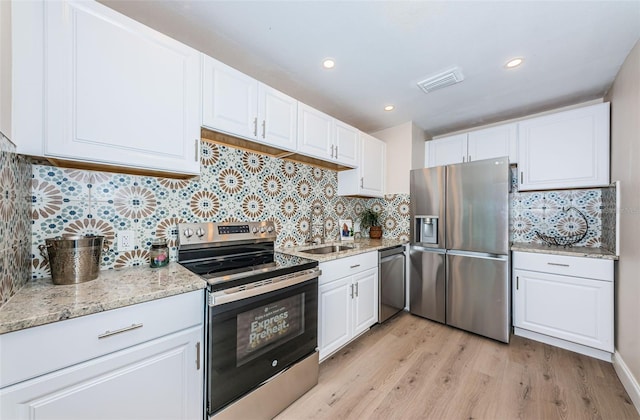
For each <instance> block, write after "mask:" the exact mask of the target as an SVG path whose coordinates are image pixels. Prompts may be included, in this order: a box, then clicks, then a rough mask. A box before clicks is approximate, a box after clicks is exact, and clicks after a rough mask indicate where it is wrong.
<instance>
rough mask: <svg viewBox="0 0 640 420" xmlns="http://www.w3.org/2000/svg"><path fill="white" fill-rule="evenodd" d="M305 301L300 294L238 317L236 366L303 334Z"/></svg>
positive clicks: (302, 294) (303, 296) (303, 295)
mask: <svg viewBox="0 0 640 420" xmlns="http://www.w3.org/2000/svg"><path fill="white" fill-rule="evenodd" d="M304 301H305V294H304V293H300V294H297V295H295V296H291V297H288V298H286V299H281V300H279V301H277V302H272V303H269V304H266V305H263V306H260V307H258V308H255V309H251V310H249V311H246V312H243V313H241V314H238V316H237V318H236V319H237V329H236V331H237V345H236V363H237V364H236V366H237V367H240V366H242V365H244V364H245V363H247V362H249V361H251V360H253V359H255V358H256V357H258V356H260V355H262V354H264V353H266V352H268V351H269V350H271V349H272V348H274V347H277V346H280V345H282V344H284V343H286V342H287V341H289V340H291V339H293V338H295V337H298V336H299V335H301V334H303V333H304Z"/></svg>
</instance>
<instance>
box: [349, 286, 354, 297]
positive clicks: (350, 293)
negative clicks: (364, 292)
mask: <svg viewBox="0 0 640 420" xmlns="http://www.w3.org/2000/svg"><path fill="white" fill-rule="evenodd" d="M349 289H350V290H351V291H350V292H349V295H350V296H351V299H353V284H351V285H349Z"/></svg>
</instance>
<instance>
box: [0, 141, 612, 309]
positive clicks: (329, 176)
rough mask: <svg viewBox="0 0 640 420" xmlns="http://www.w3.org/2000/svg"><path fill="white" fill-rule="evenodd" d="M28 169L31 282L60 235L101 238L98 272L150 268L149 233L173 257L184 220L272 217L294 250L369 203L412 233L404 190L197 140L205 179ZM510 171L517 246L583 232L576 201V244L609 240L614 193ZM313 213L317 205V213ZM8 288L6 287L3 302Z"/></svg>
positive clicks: (392, 224) (388, 225) (398, 232)
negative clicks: (346, 184)
mask: <svg viewBox="0 0 640 420" xmlns="http://www.w3.org/2000/svg"><path fill="white" fill-rule="evenodd" d="M3 167H4V166H3ZM32 172H33V178H32V179H31V194H32V199H31V201H32V203H31V222H32V230H31V234H32V237H31V255H32V256H33V261H32V267H31V275H32V277H34V278H38V277H43V276H49V269H48V266H47V264H46V263H45V261H44V258H43V257H42V256H41V255H40V252H39V250H38V245H39V244H42V243H44V240H45V239H46V238H50V237H54V236H58V235H60V234H64V233H70V234H71V233H72V234H95V235H103V236H105V237H106V239H107V241H108V244H109V250H108V251H107V252H103V256H102V263H101V268H102V269H109V268H121V267H130V266H135V265H146V264H148V263H149V254H148V250H149V247H150V245H151V241H152V240H153V239H155V238H165V239H167V241H168V243H169V246H170V258H171V260H173V261H175V260H176V257H177V224H178V223H183V222H200V221H215V222H219V221H245V220H248V221H257V220H265V219H267V220H272V221H273V222H274V223H275V225H276V227H277V230H278V238H277V242H276V245H277V246H296V245H302V244H304V243H305V241H307V240H309V239H311V240H313V239H318V238H319V237H320V236H321V235H322V233H323V227H322V221H323V220H324V234H325V237H326V238H327V239H328V240H331V239H338V237H339V226H338V224H339V220H340V219H352V220H353V221H357V215H358V214H360V213H361V212H362V210H363V209H364V208H367V207H371V208H373V209H374V210H376V211H380V212H381V213H382V221H383V227H384V229H383V232H384V233H383V235H384V237H385V238H396V239H404V240H408V239H409V227H410V216H409V195H408V194H397V195H388V196H386V197H385V198H384V199H365V198H353V197H339V196H337V186H338V181H337V173H336V172H335V171H331V170H326V169H320V168H315V167H312V166H309V165H304V164H300V163H294V162H290V161H286V160H282V159H276V158H271V157H267V156H263V155H258V154H254V153H250V152H246V151H241V150H237V149H232V148H228V147H225V146H219V145H215V144H212V143H208V142H203V145H202V166H201V176H199V177H196V178H191V179H187V180H180V179H167V178H158V177H151V176H135V175H126V174H115V173H107V172H94V171H85V170H75V169H64V168H57V167H52V166H46V165H36V164H34V165H33V171H32ZM513 174H514V175H513V179H512V186H513V191H514V192H513V193H511V194H510V204H511V218H510V221H511V225H510V237H511V240H512V241H513V242H537V243H542V241H541V240H540V239H538V238H537V237H536V235H535V231H536V230H537V231H539V232H540V233H543V234H547V235H569V234H574V233H576V232H580V231H581V230H582V229H584V227H585V226H584V221H583V220H582V219H581V218H580V217H579V216H578V215H577V214H576V213H575V212H574V211H573V210H571V211H566V209H567V208H568V207H575V208H577V209H578V210H580V211H581V212H583V213H584V214H585V216H586V217H587V221H588V224H589V229H588V231H587V235H586V237H585V238H584V240H583V241H581V242H580V243H578V244H576V245H577V246H590V247H599V246H602V247H605V248H608V247H609V246H611V243H613V244H614V245H615V191H613V192H611V191H609V189H589V190H563V191H544V192H518V191H517V177H516V176H515V171H514V172H513ZM612 197H613V198H612ZM611 200H613V202H612V201H611ZM607 206H609V207H612V208H613V210H612V212H613V213H612V215H611V217H610V216H609V213H608V212H607V211H603V209H606V208H608V207H607ZM312 209H317V210H315V214H314V215H313V217H312V214H311V212H312ZM563 209H564V210H563ZM5 213H6V212H5ZM611 218H613V226H612V227H610V224H611V221H610V220H609V219H611ZM312 223H313V225H312ZM604 223H606V226H604V227H603V224H604ZM122 230H133V231H134V232H135V235H136V237H135V244H136V248H135V249H134V250H132V251H125V252H121V251H118V250H117V248H116V246H115V242H116V238H117V234H118V232H119V231H122ZM363 234H364V236H366V232H363ZM612 235H613V236H612ZM11 287H13V286H11ZM5 288H9V287H8V286H5ZM11 290H12V289H11ZM3 293H4V292H3ZM10 293H11V292H9V293H4V294H3V295H2V296H3V298H4V296H5V295H10Z"/></svg>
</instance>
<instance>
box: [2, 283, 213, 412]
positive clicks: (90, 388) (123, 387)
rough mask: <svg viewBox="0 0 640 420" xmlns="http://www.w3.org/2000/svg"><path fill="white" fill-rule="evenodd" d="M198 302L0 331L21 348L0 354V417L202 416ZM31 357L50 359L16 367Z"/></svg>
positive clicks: (180, 300)
mask: <svg viewBox="0 0 640 420" xmlns="http://www.w3.org/2000/svg"><path fill="white" fill-rule="evenodd" d="M203 305H204V303H203V297H202V292H201V291H199V292H191V293H189V294H185V295H178V296H174V297H170V298H165V299H160V300H159V301H153V302H147V303H145V304H139V305H133V306H129V307H126V308H122V309H115V310H112V311H106V312H103V313H99V314H94V315H88V316H86V317H80V318H75V319H71V320H67V321H60V322H57V323H53V324H47V325H43V326H40V327H34V328H30V329H27V330H22V331H17V332H15V333H8V334H5V335H2V336H0V339H1V340H0V344H2V346H3V351H4V350H5V349H6V350H7V352H8V353H9V355H13V356H12V359H15V354H16V352H17V351H19V350H20V349H22V353H23V354H24V357H23V358H20V359H16V360H9V359H7V358H5V357H3V360H2V361H3V365H5V364H7V365H8V364H9V363H11V364H12V365H13V366H11V367H7V368H5V366H2V368H1V369H2V377H1V379H2V383H3V387H2V388H1V389H0V418H3V419H5V418H6V419H36V420H40V419H105V420H106V419H202V417H203V379H204V373H203V372H204V369H203V366H202V360H203V357H202V352H203V346H202V338H203V313H202V311H203ZM174 315H175V316H174ZM123 317H124V319H125V320H126V321H124V322H123ZM168 317H174V318H177V322H176V321H168V320H167V318H168ZM167 321H168V322H167ZM105 324H106V325H110V326H109V327H108V328H109V329H108V330H106V331H104V325H105ZM92 326H93V329H94V330H95V331H92V330H91V328H92ZM123 326H124V327H123ZM145 330H146V331H145ZM96 333H98V334H96ZM149 333H152V334H153V338H152V339H148V338H149V336H148V334H149ZM40 337H41V338H40ZM52 337H58V339H57V340H51V338H52ZM38 340H39V341H40V343H39V346H37V347H36V348H33V346H34V343H37V341H38ZM52 341H55V342H52ZM114 348H117V350H116V351H111V350H113V349H114ZM100 349H102V350H100ZM96 351H99V352H101V353H102V354H100V355H99V356H98V357H91V356H93V355H95V354H96ZM34 357H38V358H41V359H45V360H47V359H50V360H51V363H45V364H42V363H40V366H38V368H37V372H39V373H42V374H39V375H38V376H34V373H32V372H31V371H30V370H29V368H24V369H23V368H21V367H20V366H21V365H22V366H25V365H27V366H28V365H29V363H30V359H33V358H34ZM61 361H64V364H65V367H63V368H57V367H58V366H59V365H60V362H61ZM33 372H36V371H33ZM45 372H46V373H45ZM20 375H23V377H26V378H28V379H26V380H20V379H21V378H20V377H19V376H20ZM16 381H17V382H16ZM14 382H15V383H14ZM7 383H12V384H11V385H8V386H4V385H5V384H7Z"/></svg>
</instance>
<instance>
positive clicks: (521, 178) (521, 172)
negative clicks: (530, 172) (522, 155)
mask: <svg viewBox="0 0 640 420" xmlns="http://www.w3.org/2000/svg"><path fill="white" fill-rule="evenodd" d="M522 176H523V175H522V171H520V183H521V184H522Z"/></svg>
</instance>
